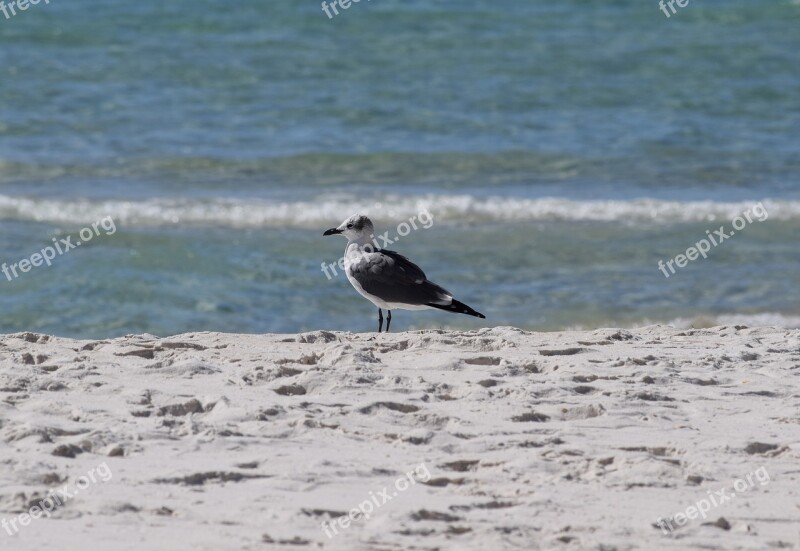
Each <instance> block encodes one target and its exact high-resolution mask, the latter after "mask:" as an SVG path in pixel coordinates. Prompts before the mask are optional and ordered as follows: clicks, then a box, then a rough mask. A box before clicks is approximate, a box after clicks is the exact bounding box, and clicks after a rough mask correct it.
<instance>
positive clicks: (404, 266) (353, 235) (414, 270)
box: [322, 214, 486, 333]
mask: <svg viewBox="0 0 800 551" xmlns="http://www.w3.org/2000/svg"><path fill="white" fill-rule="evenodd" d="M374 231H375V230H374V227H373V225H372V221H371V220H370V219H369V218H367V217H366V216H363V215H361V214H354V215H353V216H351V217H350V218H348V219H347V220H345V221H344V222H342V223H341V224H340V225H339V227H337V228H331V229H329V230H327V231H326V232H325V233H323V234H322V235H343V236H345V237H346V238H347V247H345V250H344V269H345V274H347V279H348V280H349V281H350V283H351V284H352V285H353V287H355V289H356V291H358V292H359V294H361V296H363V297H364V298H366V299H367V300H368V301H370V302H371V303H372V304H374V305H375V306H377V307H378V333H380V332H381V329H382V327H383V312H382V311H381V309H383V310H386V311H387V318H386V332H387V333H388V332H389V325H390V324H391V323H392V310H396V309H400V310H427V309H430V308H437V309H439V310H445V311H447V312H453V313H455V314H467V315H470V316H475V317H478V318H481V319H485V318H486V316H484V315H483V314H481V313H480V312H476V311H475V310H473V309H472V308H470V307H469V306H467V305H466V304H464V303H463V302H459V301H457V300H456V299H454V298H453V294H452V293H451V292H450V291H448V290H446V289H444V288H442V287H439V286H438V285H436V284H435V283H433V282H431V281H428V278H427V276H426V275H425V272H423V271H422V269H420V267H419V266H417V265H416V264H414V263H413V262H411V261H410V260H409V259H407V258H406V257H405V256H403V255H401V254H398V253H396V252H394V251H389V250H386V249H379V248H377V247H375V246H373V240H374Z"/></svg>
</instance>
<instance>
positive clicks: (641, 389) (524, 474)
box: [0, 327, 800, 551]
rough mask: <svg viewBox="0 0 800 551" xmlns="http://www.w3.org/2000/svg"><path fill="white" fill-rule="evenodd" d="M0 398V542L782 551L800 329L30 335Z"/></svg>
mask: <svg viewBox="0 0 800 551" xmlns="http://www.w3.org/2000/svg"><path fill="white" fill-rule="evenodd" d="M293 393H294V394H293ZM0 396H1V397H2V400H3V401H2V403H0V423H2V424H1V426H0V519H5V520H6V522H8V521H11V520H14V522H17V526H18V527H19V528H20V531H19V532H18V533H16V534H15V535H14V536H10V535H8V534H7V532H6V530H4V529H2V528H0V549H9V550H12V549H13V550H28V549H30V550H33V549H36V550H41V549H46V548H52V549H62V550H73V549H77V550H84V551H89V550H96V549H97V550H104V549H117V550H118V549H169V550H174V549H209V550H221V549H237V550H239V549H298V550H300V549H320V548H325V549H347V550H360V549H380V550H389V549H392V550H399V549H457V550H471V549H474V550H481V551H483V550H494V549H607V550H611V549H620V550H622V549H724V550H731V549H768V548H780V547H783V548H789V549H791V548H794V549H800V483H798V481H800V331H785V330H779V329H770V328H761V329H748V328H735V327H718V328H713V329H703V330H686V331H680V330H676V329H672V328H667V327H648V328H644V329H639V330H635V331H624V330H615V329H603V330H597V331H591V332H588V331H587V332H563V333H527V332H523V331H520V330H517V329H513V328H495V329H491V330H488V329H487V330H481V331H476V332H451V331H421V332H410V333H398V334H389V335H385V334H382V335H378V336H376V335H374V334H360V335H354V334H349V333H328V332H314V333H306V334H302V335H263V336H251V335H224V334H216V333H198V334H189V335H181V336H176V337H171V338H167V339H159V338H156V337H153V336H149V335H144V336H131V337H127V338H120V339H114V340H108V341H98V342H90V341H75V340H69V339H61V338H51V337H47V336H41V335H34V334H31V333H26V334H17V335H9V336H5V337H0ZM760 444H766V445H760ZM55 450H58V451H57V453H59V454H62V455H64V454H66V455H67V456H69V455H75V457H64V456H62V455H54V454H53V452H54V451H55ZM420 465H423V467H420ZM105 466H107V467H108V469H109V471H105V470H104V469H105ZM415 467H416V468H417V471H416V473H417V475H418V476H417V478H415V479H414V481H415V484H413V485H410V484H409V486H410V487H409V488H408V489H407V490H405V491H402V492H397V491H396V490H395V486H394V484H395V481H396V480H397V479H398V478H399V477H401V476H402V475H403V473H406V472H409V471H411V472H412V473H414V469H415ZM93 469H94V472H93V475H94V476H95V479H96V482H95V483H89V484H87V487H86V488H85V489H82V490H80V491H79V492H78V493H77V494H76V495H75V496H73V498H72V499H69V500H65V502H64V504H63V506H61V507H59V508H58V509H57V510H56V511H55V512H53V513H52V516H51V517H50V518H39V519H34V520H32V522H30V524H28V525H27V526H19V515H20V514H21V513H23V512H25V511H27V510H28V509H29V507H30V506H31V505H32V504H35V503H37V502H38V501H39V500H41V499H42V498H43V497H45V495H46V493H47V491H48V489H50V488H56V487H59V486H62V485H63V484H67V485H68V487H72V488H73V489H74V487H75V484H77V483H79V477H80V476H82V475H85V474H86V473H88V472H89V471H92V470H93ZM98 469H99V470H98ZM102 473H106V474H107V473H111V475H112V476H111V477H110V479H108V477H105V478H106V479H107V481H105V482H104V481H103V480H101V479H100V478H101V476H100V475H101V474H102ZM750 473H760V474H755V475H752V476H751V481H752V485H751V484H749V483H747V482H746V481H743V482H742V483H741V484H740V486H741V485H746V488H743V489H744V491H742V492H741V493H738V495H736V496H735V497H733V498H732V499H730V501H728V502H726V503H722V504H719V505H718V506H716V507H713V508H712V509H711V511H710V512H709V513H708V514H707V515H708V518H707V519H706V520H703V519H702V518H699V519H696V520H689V521H688V522H687V523H686V524H685V525H683V526H682V527H678V528H677V529H676V530H675V532H674V533H673V534H671V535H665V534H664V533H663V532H662V530H661V529H659V528H658V527H655V526H654V524H655V522H656V519H657V518H659V517H665V518H666V517H672V516H673V515H675V514H676V513H681V512H686V509H687V508H689V507H691V506H693V505H695V504H696V503H697V502H698V501H700V500H703V499H709V494H711V495H713V494H715V493H716V492H720V491H721V490H723V489H725V490H726V492H725V493H726V495H731V493H734V492H735V490H733V488H732V486H733V484H734V480H736V479H738V478H741V477H745V476H746V475H748V474H750ZM428 474H429V475H430V476H428ZM242 475H243V477H242ZM764 475H766V476H768V477H769V482H766V478H765V477H764ZM759 477H760V478H759ZM425 481H427V482H425ZM384 488H388V491H387V493H386V494H384V495H391V494H392V493H397V495H396V496H395V497H392V499H391V501H389V502H387V503H385V504H382V505H381V506H380V507H375V510H374V511H373V512H372V514H371V516H370V518H369V519H365V518H358V519H357V520H355V521H353V522H352V524H351V525H350V526H349V527H348V528H346V529H344V528H341V527H338V528H337V531H338V534H337V535H335V536H334V537H333V538H330V539H329V538H328V537H327V536H326V535H325V533H324V532H323V530H322V528H321V523H322V522H323V521H327V520H330V519H331V517H335V516H336V515H337V514H338V513H345V512H347V511H348V510H350V509H352V508H353V507H356V506H358V505H359V503H361V502H364V501H369V500H370V499H372V498H373V496H374V498H375V499H376V500H378V502H379V503H380V502H382V500H383V499H385V498H383V497H378V496H379V495H380V494H381V491H382V490H383V489H384ZM364 507H366V506H364ZM720 517H723V518H724V519H725V521H719V522H718V523H717V525H710V524H708V523H715V522H717V520H718V519H719V518H720ZM726 528H727V529H726Z"/></svg>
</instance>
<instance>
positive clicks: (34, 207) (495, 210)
mask: <svg viewBox="0 0 800 551" xmlns="http://www.w3.org/2000/svg"><path fill="white" fill-rule="evenodd" d="M761 202H762V204H763V205H764V207H765V208H766V209H767V211H768V213H769V219H770V220H800V201H783V200H770V199H763V200H762V201H761ZM755 203H757V201H754V202H730V203H720V202H713V201H683V202H682V201H663V200H658V199H647V198H643V199H632V200H627V201H622V200H613V201H611V200H610V201H575V200H571V199H562V198H542V199H518V198H509V197H488V198H480V197H475V196H471V195H425V196H418V197H398V196H389V197H383V198H381V203H380V205H379V206H378V205H377V204H376V202H375V201H371V200H365V199H364V198H363V197H358V196H349V195H338V196H329V197H321V198H319V199H318V200H315V201H286V202H280V201H268V200H262V199H252V200H247V199H237V200H234V199H206V200H203V199H170V198H164V199H148V200H139V201H125V200H88V199H40V198H28V197H11V196H7V195H0V219H5V220H22V221H36V222H49V223H59V224H83V223H85V222H86V221H87V220H90V221H91V220H98V219H100V218H102V217H105V216H113V217H114V219H115V220H116V221H118V222H119V223H121V224H123V225H127V226H164V225H177V224H181V225H198V226H225V227H234V228H272V227H301V228H303V227H308V228H312V227H320V225H322V226H324V225H325V224H328V225H330V223H331V221H336V220H341V219H343V218H346V217H347V216H349V215H350V214H353V213H354V212H363V213H365V214H368V215H370V216H372V217H373V218H375V219H377V220H378V221H380V222H385V223H388V222H389V221H391V220H399V219H405V218H408V217H410V216H412V215H414V214H416V213H418V212H420V211H421V210H422V209H427V210H428V211H429V212H430V213H431V214H433V216H434V217H435V219H436V221H437V223H451V222H454V223H457V222H475V221H487V222H492V221H495V222H525V221H559V220H563V221H593V222H619V223H623V224H673V223H691V222H720V223H726V222H729V221H730V220H732V219H733V218H734V217H736V216H738V215H740V214H742V213H743V212H744V211H746V210H748V209H751V208H752V207H753V206H754V204H755Z"/></svg>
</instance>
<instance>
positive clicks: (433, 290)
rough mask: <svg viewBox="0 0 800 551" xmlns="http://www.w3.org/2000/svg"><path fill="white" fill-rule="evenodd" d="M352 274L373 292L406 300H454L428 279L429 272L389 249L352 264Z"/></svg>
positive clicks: (389, 299)
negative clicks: (426, 274)
mask: <svg viewBox="0 0 800 551" xmlns="http://www.w3.org/2000/svg"><path fill="white" fill-rule="evenodd" d="M350 275H351V276H352V277H353V278H354V279H355V280H356V281H358V283H359V284H360V285H361V288H362V289H364V291H366V292H367V293H369V294H370V295H373V296H376V297H378V298H380V299H381V300H384V301H386V302H399V303H402V304H413V305H426V304H450V302H452V299H453V297H452V295H451V294H450V292H449V291H447V290H446V289H443V288H442V287H439V286H438V285H436V284H435V283H431V282H430V281H428V278H427V277H426V276H425V272H423V271H422V269H421V268H420V267H419V266H417V265H416V264H414V263H413V262H411V261H410V260H409V259H407V258H406V257H404V256H403V255H401V254H398V253H396V252H394V251H387V250H385V249H382V250H377V251H375V252H372V253H367V254H365V255H364V256H363V257H362V259H361V260H360V261H359V262H356V263H354V264H351V267H350Z"/></svg>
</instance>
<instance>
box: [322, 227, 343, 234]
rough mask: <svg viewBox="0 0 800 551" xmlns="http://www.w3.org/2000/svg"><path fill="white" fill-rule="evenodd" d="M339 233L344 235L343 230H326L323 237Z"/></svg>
mask: <svg viewBox="0 0 800 551" xmlns="http://www.w3.org/2000/svg"><path fill="white" fill-rule="evenodd" d="M338 233H342V230H340V229H337V228H331V229H329V230H326V231H325V233H323V234H322V235H336V234H338Z"/></svg>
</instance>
